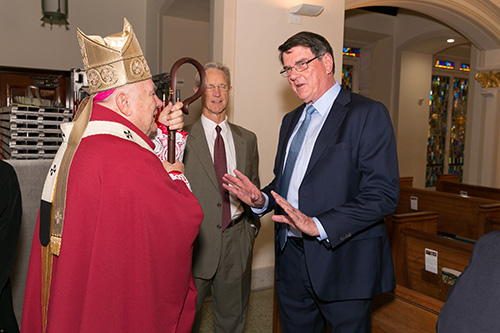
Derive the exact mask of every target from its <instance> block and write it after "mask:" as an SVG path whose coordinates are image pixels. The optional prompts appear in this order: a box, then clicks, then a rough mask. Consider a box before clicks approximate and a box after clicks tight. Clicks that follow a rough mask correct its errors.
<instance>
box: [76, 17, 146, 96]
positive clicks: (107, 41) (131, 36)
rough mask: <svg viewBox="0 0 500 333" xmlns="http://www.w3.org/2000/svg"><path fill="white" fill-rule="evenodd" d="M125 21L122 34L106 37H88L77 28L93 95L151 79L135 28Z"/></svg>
mask: <svg viewBox="0 0 500 333" xmlns="http://www.w3.org/2000/svg"><path fill="white" fill-rule="evenodd" d="M123 21H124V23H123V31H122V32H119V33H116V34H113V35H109V36H108V37H104V38H102V37H101V36H87V35H85V34H84V33H83V32H82V31H81V30H80V29H79V28H77V36H78V43H79V44H80V51H81V52H82V59H83V65H84V66H85V72H86V73H87V81H88V83H89V88H90V93H91V94H94V93H98V92H101V91H106V90H110V89H114V88H118V87H121V86H123V85H126V84H130V83H134V82H139V81H143V80H147V79H150V78H151V72H150V70H149V67H148V64H147V62H146V59H145V58H144V55H143V54H142V50H141V46H140V45H139V41H138V40H137V38H136V36H135V33H134V31H133V30H132V26H131V25H130V23H129V22H128V21H127V19H126V18H124V19H123Z"/></svg>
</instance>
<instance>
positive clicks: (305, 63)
mask: <svg viewBox="0 0 500 333" xmlns="http://www.w3.org/2000/svg"><path fill="white" fill-rule="evenodd" d="M322 56H323V54H321V55H318V56H315V57H314V58H312V59H309V60H301V61H297V62H296V63H295V65H293V66H291V67H290V66H284V67H283V69H282V70H281V72H280V74H281V76H283V77H284V78H285V79H286V78H288V77H289V76H290V73H292V69H294V68H295V70H296V71H297V72H303V71H305V70H306V69H308V68H309V63H310V62H311V61H313V60H316V59H318V58H319V57H322Z"/></svg>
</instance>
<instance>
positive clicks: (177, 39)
mask: <svg viewBox="0 0 500 333" xmlns="http://www.w3.org/2000/svg"><path fill="white" fill-rule="evenodd" d="M162 23H163V24H162V36H163V38H162V57H161V72H162V73H164V72H169V73H170V70H171V68H172V65H173V64H174V63H175V62H176V61H177V60H179V59H181V58H184V57H190V58H193V59H195V60H197V61H198V62H200V64H202V65H203V64H205V63H206V62H208V61H209V47H210V24H209V23H208V22H200V21H193V20H187V19H182V18H175V17H171V16H164V17H163V19H162ZM196 72H197V71H196V68H195V67H194V66H193V65H191V64H189V63H185V64H184V65H182V66H181V67H179V70H178V71H177V88H178V89H180V90H181V100H185V99H186V98H188V97H189V96H191V95H193V93H194V91H193V87H194V78H195V74H196ZM200 115H201V102H200V100H199V99H198V100H197V101H195V102H193V103H192V104H191V105H190V106H189V114H188V115H187V116H186V117H185V123H186V125H188V124H191V123H193V122H194V121H195V120H196V119H198V118H199V117H200Z"/></svg>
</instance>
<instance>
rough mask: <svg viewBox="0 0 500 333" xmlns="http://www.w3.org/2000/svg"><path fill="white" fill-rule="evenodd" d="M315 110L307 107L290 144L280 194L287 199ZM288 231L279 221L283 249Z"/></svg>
mask: <svg viewBox="0 0 500 333" xmlns="http://www.w3.org/2000/svg"><path fill="white" fill-rule="evenodd" d="M314 111H316V109H315V108H314V106H312V104H311V105H309V106H308V107H307V109H306V117H305V119H304V121H303V122H302V124H301V125H300V127H299V130H298V131H297V133H296V134H295V136H294V137H293V140H292V143H291V144H290V149H289V150H288V156H287V158H286V163H285V170H284V171H283V175H282V176H281V186H280V195H281V196H282V197H283V198H285V199H286V198H287V194H288V188H289V187H290V179H291V178H292V173H293V169H294V167H295V162H296V161H297V157H298V156H299V152H300V149H301V148H302V143H303V142H304V138H305V136H306V132H307V128H308V127H309V123H310V122H311V115H312V114H313V113H314ZM287 232H288V224H286V223H279V229H278V240H279V244H280V249H281V250H283V247H284V246H285V244H286V239H287Z"/></svg>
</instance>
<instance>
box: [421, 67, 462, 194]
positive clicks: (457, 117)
mask: <svg viewBox="0 0 500 333" xmlns="http://www.w3.org/2000/svg"><path fill="white" fill-rule="evenodd" d="M434 63H435V67H434V70H433V75H432V86H431V91H430V99H429V127H428V136H427V138H428V139H427V167H426V169H427V170H426V181H425V186H427V187H431V186H435V185H436V179H437V175H439V174H448V173H452V174H458V175H459V176H460V180H462V175H463V163H464V152H465V123H466V120H467V94H468V91H469V71H470V69H469V65H468V64H464V63H462V62H460V61H458V62H456V61H449V60H443V59H435V62H434Z"/></svg>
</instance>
